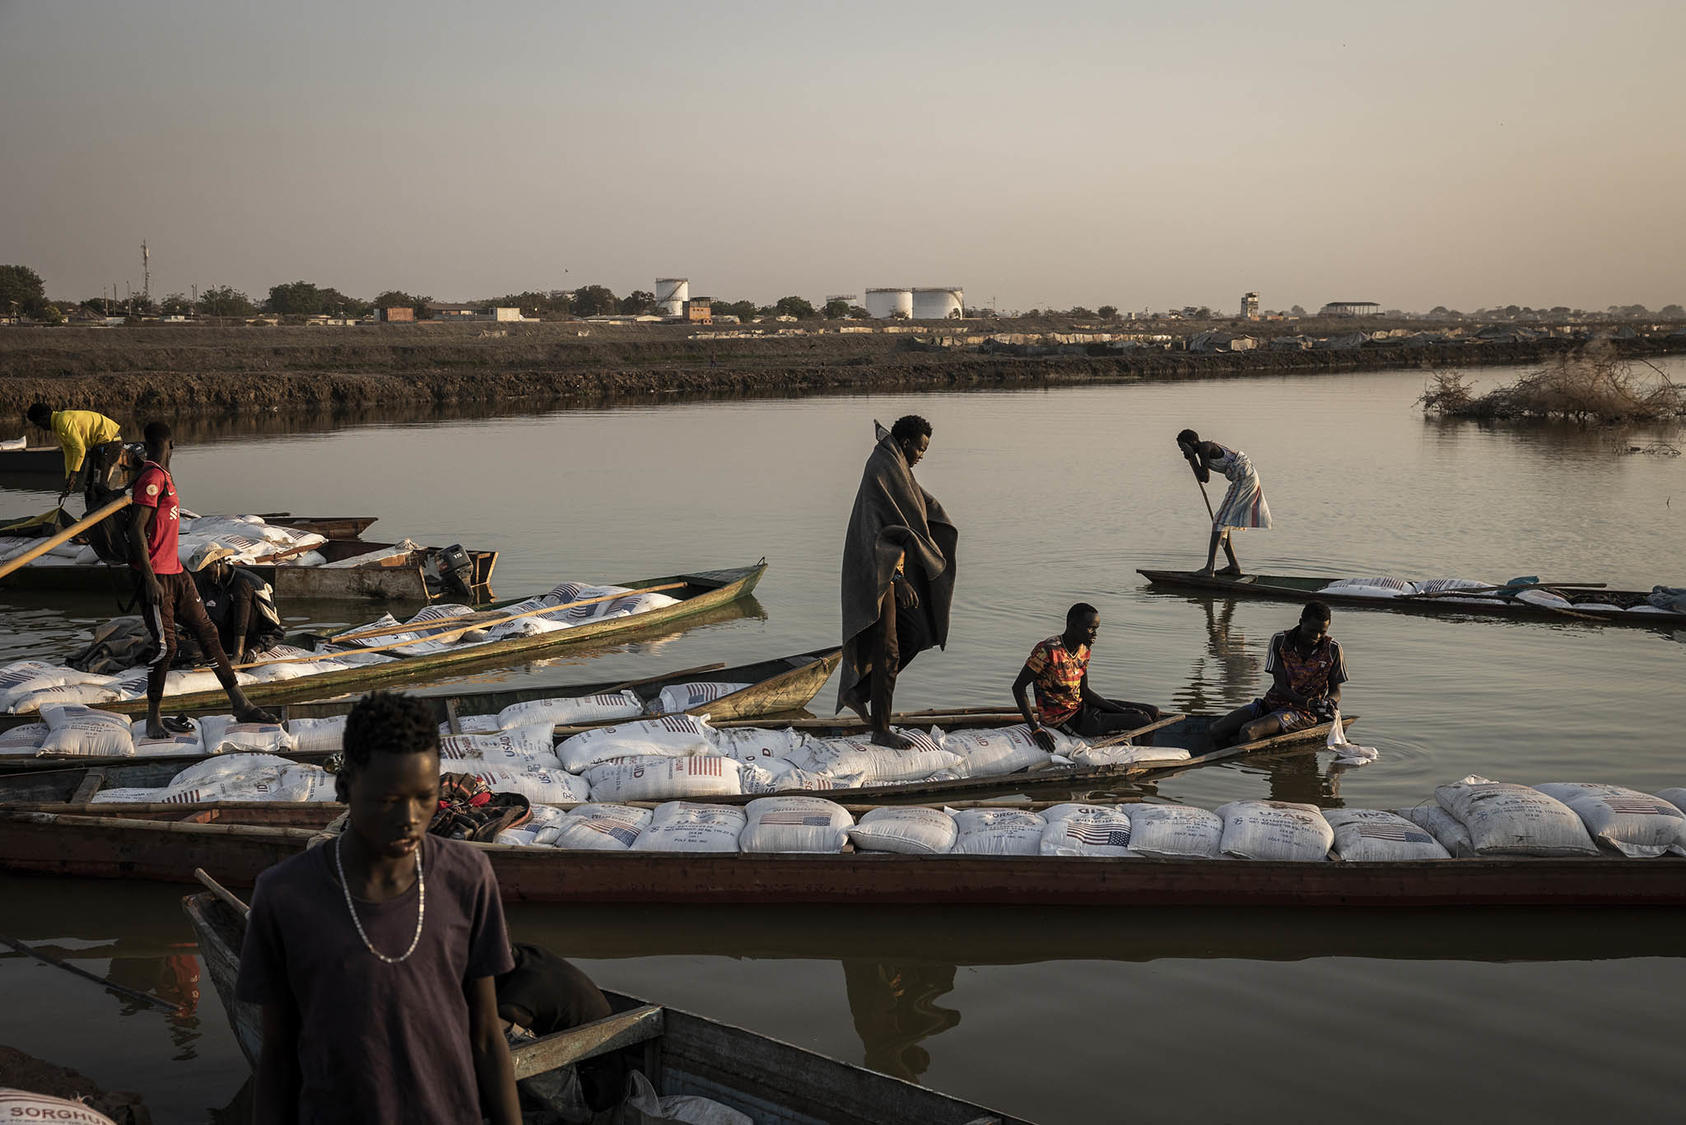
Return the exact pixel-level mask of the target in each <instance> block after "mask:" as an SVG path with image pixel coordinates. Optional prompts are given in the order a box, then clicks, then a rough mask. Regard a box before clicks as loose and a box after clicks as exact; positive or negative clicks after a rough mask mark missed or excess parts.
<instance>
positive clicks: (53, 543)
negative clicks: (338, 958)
mask: <svg viewBox="0 0 1686 1125" xmlns="http://www.w3.org/2000/svg"><path fill="white" fill-rule="evenodd" d="M134 502H135V501H134V497H132V496H119V497H118V498H117V499H115V500H113V501H112V502H111V503H109V504H107V505H106V506H105V507H103V508H101V509H100V510H99V511H97V512H94V513H92V514H90V515H86V516H83V517H82V518H81V519H79V520H77V521H76V522H75V523H73V524H71V525H70V526H69V527H67V528H65V529H64V530H63V531H61V532H59V533H58V534H57V535H54V536H50V537H49V538H46V539H43V540H42V541H41V542H40V543H38V544H36V545H35V546H33V547H31V548H30V549H29V550H27V551H25V552H24V553H23V554H21V555H19V556H18V557H17V558H15V559H7V560H6V561H5V562H4V563H0V578H4V577H6V575H8V574H10V573H12V571H14V570H18V569H20V568H22V567H25V566H28V565H29V564H30V563H32V562H34V561H35V560H36V559H38V558H40V557H41V556H42V555H44V554H46V553H47V552H48V551H51V550H52V549H53V548H54V547H57V546H58V545H59V544H60V543H68V542H70V541H71V540H72V539H74V538H76V536H78V535H80V534H81V533H82V532H84V531H86V530H88V529H89V528H90V527H92V526H94V525H95V524H96V523H98V522H100V521H101V520H103V519H104V518H105V517H106V516H109V515H111V514H112V513H113V512H120V511H122V510H123V509H124V508H127V507H128V506H129V505H130V504H133V503H134ZM171 1007H172V1008H173V1007H174V1005H171Z"/></svg>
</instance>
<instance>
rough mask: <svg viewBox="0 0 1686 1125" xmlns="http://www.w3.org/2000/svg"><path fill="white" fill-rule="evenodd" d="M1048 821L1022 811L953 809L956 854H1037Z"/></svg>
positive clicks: (954, 851)
mask: <svg viewBox="0 0 1686 1125" xmlns="http://www.w3.org/2000/svg"><path fill="white" fill-rule="evenodd" d="M1046 827H1047V822H1046V821H1044V820H1043V819H1042V818H1041V817H1040V816H1038V815H1037V814H1035V813H1033V812H1026V811H1025V810H1023V809H957V810H954V832H955V837H954V847H953V848H952V849H950V850H951V851H952V852H953V854H955V855H1037V854H1040V850H1041V847H1042V830H1043V829H1044V828H1046Z"/></svg>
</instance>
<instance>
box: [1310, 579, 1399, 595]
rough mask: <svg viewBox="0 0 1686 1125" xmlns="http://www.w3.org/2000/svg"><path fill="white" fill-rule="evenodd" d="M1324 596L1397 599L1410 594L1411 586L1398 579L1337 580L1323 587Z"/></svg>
mask: <svg viewBox="0 0 1686 1125" xmlns="http://www.w3.org/2000/svg"><path fill="white" fill-rule="evenodd" d="M1323 592H1324V593H1326V594H1341V595H1343V596H1345V597H1359V598H1397V597H1398V596H1399V595H1400V594H1409V593H1411V592H1412V589H1411V584H1410V583H1409V582H1406V581H1404V580H1402V579H1398V578H1338V579H1336V580H1335V581H1333V582H1331V583H1329V584H1328V585H1327V586H1325V587H1323Z"/></svg>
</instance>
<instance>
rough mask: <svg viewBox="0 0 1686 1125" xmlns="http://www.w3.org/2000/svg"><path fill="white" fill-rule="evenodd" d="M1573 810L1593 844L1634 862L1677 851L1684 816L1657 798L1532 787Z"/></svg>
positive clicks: (1621, 790)
mask: <svg viewBox="0 0 1686 1125" xmlns="http://www.w3.org/2000/svg"><path fill="white" fill-rule="evenodd" d="M1534 788H1535V789H1538V790H1539V791H1540V792H1541V793H1544V794H1545V795H1546V796H1548V797H1556V798H1557V799H1558V800H1559V801H1562V802H1563V803H1564V804H1565V805H1568V806H1569V807H1570V808H1571V809H1573V810H1574V812H1575V815H1576V816H1578V817H1580V818H1581V823H1582V824H1584V825H1586V830H1587V832H1588V833H1590V834H1591V836H1592V838H1593V839H1594V840H1597V841H1599V842H1601V843H1605V844H1608V845H1609V846H1610V847H1612V848H1614V849H1615V850H1616V851H1618V852H1621V853H1622V854H1623V855H1625V856H1629V857H1630V858H1634V859H1648V858H1651V857H1653V856H1659V855H1664V854H1666V853H1668V852H1671V851H1672V852H1675V853H1676V854H1686V851H1683V850H1682V849H1681V848H1680V839H1681V833H1682V831H1683V830H1686V816H1683V815H1682V814H1681V812H1680V810H1679V809H1677V808H1675V807H1674V806H1673V805H1672V804H1670V803H1669V802H1667V801H1665V800H1663V799H1662V798H1660V797H1653V796H1651V795H1650V794H1649V793H1641V792H1639V790H1637V789H1628V788H1626V787H1625V786H1621V785H1599V784H1597V783H1596V782H1590V781H1559V782H1547V783H1546V784H1544V785H1536V786H1534Z"/></svg>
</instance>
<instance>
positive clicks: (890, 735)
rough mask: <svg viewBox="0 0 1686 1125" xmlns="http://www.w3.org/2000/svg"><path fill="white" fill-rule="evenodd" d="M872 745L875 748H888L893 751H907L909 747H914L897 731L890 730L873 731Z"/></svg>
mask: <svg viewBox="0 0 1686 1125" xmlns="http://www.w3.org/2000/svg"><path fill="white" fill-rule="evenodd" d="M872 744H873V745H874V746H886V747H888V748H889V749H891V750H906V749H907V748H908V747H909V746H912V745H913V744H912V743H911V742H909V741H908V740H907V739H905V738H903V737H902V736H901V735H899V734H897V733H896V732H895V731H890V730H885V731H877V730H875V731H873V732H872Z"/></svg>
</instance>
